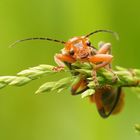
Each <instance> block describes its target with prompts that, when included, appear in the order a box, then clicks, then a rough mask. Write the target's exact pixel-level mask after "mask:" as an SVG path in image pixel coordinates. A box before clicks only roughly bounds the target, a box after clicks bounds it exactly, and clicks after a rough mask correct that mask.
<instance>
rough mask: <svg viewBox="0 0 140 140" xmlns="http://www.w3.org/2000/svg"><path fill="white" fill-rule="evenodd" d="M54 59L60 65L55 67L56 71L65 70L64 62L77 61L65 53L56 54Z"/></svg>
mask: <svg viewBox="0 0 140 140" xmlns="http://www.w3.org/2000/svg"><path fill="white" fill-rule="evenodd" d="M54 60H55V62H56V64H57V65H58V66H57V67H54V68H53V70H54V71H61V70H63V69H64V67H65V64H64V62H68V63H73V62H75V60H74V59H73V58H71V57H70V56H68V55H63V54H56V55H55V56H54Z"/></svg>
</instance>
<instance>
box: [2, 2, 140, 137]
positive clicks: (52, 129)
mask: <svg viewBox="0 0 140 140" xmlns="http://www.w3.org/2000/svg"><path fill="white" fill-rule="evenodd" d="M96 29H110V30H113V31H117V32H118V33H119V35H120V41H116V40H115V39H114V38H113V37H112V36H111V35H108V34H105V33H102V34H98V35H96V36H94V37H92V38H91V40H92V43H93V44H94V45H95V46H97V42H98V41H100V40H104V41H110V42H112V44H113V55H114V60H113V65H114V66H115V65H120V66H124V67H127V68H140V60H139V58H140V54H139V52H140V46H139V34H140V1H138V0H133V1H127V0H123V1H122V0H117V1H112V0H1V1H0V65H1V67H0V75H15V74H16V73H17V72H19V71H21V70H23V69H26V68H28V67H32V66H37V65H39V64H55V62H54V60H53V56H54V54H55V53H57V52H59V50H60V49H61V48H63V46H62V45H59V44H56V43H50V42H47V41H27V42H24V43H20V44H18V45H17V47H15V48H11V49H10V48H8V46H9V45H10V44H11V43H13V42H14V41H15V40H18V39H23V38H27V37H46V36H47V37H52V38H56V39H60V40H64V41H66V40H67V39H69V38H71V37H73V36H79V35H85V34H86V33H89V32H91V31H94V30H96ZM61 77H62V75H55V76H54V75H52V76H48V77H45V78H42V79H39V80H36V81H33V82H32V83H30V84H28V85H26V86H23V87H20V88H17V87H6V88H4V89H2V90H0V140H9V139H10V140H112V139H113V140H118V139H119V140H123V139H127V140H132V139H134V140H139V139H140V136H139V135H137V134H136V133H135V132H134V129H133V125H134V124H135V123H138V122H140V111H139V108H140V100H139V99H138V98H137V96H136V94H135V92H133V91H132V90H130V89H124V92H125V95H126V98H125V107H124V109H123V111H122V112H121V113H120V114H119V115H116V116H111V117H110V118H108V119H105V120H104V119H102V118H101V117H100V116H99V115H98V112H97V110H96V107H95V106H94V105H92V104H90V103H89V101H88V100H87V99H81V97H80V96H74V97H73V96H71V95H70V92H69V91H68V90H67V91H64V92H62V93H60V94H56V93H46V94H43V95H35V94H34V91H35V90H36V89H37V88H38V87H39V86H40V85H41V84H42V83H44V82H45V81H51V80H57V79H60V78H61Z"/></svg>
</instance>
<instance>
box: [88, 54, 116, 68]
mask: <svg viewBox="0 0 140 140" xmlns="http://www.w3.org/2000/svg"><path fill="white" fill-rule="evenodd" d="M112 58H113V56H112V55H110V54H96V55H94V56H90V57H89V58H88V60H89V62H91V63H94V64H96V63H100V64H102V63H104V62H106V63H104V64H103V65H101V66H100V67H104V66H105V65H107V64H109V63H110V62H111V60H112ZM100 64H97V65H100Z"/></svg>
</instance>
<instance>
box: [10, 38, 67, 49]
mask: <svg viewBox="0 0 140 140" xmlns="http://www.w3.org/2000/svg"><path fill="white" fill-rule="evenodd" d="M28 40H48V41H53V42H58V43H61V44H65V43H66V42H65V41H60V40H57V39H51V38H47V37H33V38H25V39H21V40H17V41H15V42H14V43H13V44H11V45H10V46H9V47H14V46H15V45H16V44H17V43H20V42H24V41H28Z"/></svg>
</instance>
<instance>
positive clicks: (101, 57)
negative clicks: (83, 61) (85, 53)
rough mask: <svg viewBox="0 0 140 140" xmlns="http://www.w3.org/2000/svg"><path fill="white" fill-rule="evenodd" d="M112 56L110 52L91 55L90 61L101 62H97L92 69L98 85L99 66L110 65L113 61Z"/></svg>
mask: <svg viewBox="0 0 140 140" xmlns="http://www.w3.org/2000/svg"><path fill="white" fill-rule="evenodd" d="M112 58H113V56H112V55H109V54H96V55H94V56H91V57H89V61H90V62H92V63H94V64H96V63H99V64H96V66H95V67H94V68H93V71H92V76H93V80H94V82H95V84H96V85H98V80H97V78H96V71H97V70H98V69H99V68H102V67H105V66H106V65H108V64H109V63H110V62H111V60H112Z"/></svg>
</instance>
